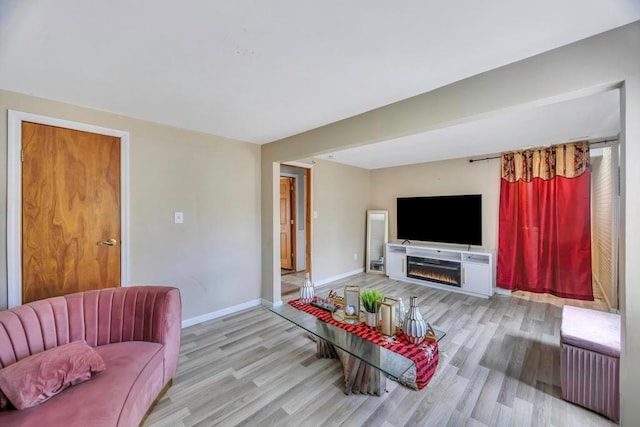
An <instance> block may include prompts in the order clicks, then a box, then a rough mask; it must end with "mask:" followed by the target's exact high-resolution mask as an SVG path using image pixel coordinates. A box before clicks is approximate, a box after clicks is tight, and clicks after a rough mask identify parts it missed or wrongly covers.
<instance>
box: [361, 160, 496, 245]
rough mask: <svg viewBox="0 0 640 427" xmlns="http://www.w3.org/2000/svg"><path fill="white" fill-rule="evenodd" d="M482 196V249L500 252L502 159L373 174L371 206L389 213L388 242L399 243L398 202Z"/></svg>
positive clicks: (436, 163) (422, 164)
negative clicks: (398, 200) (438, 197)
mask: <svg viewBox="0 0 640 427" xmlns="http://www.w3.org/2000/svg"><path fill="white" fill-rule="evenodd" d="M460 194H482V243H483V244H482V247H483V248H485V249H493V250H495V249H497V248H498V243H497V242H498V205H499V202H500V159H491V160H486V161H481V162H474V163H469V161H468V160H467V159H455V160H445V161H440V162H431V163H421V164H417V165H409V166H398V167H393V168H384V169H375V170H372V171H371V204H372V205H373V206H375V208H376V209H387V210H388V211H389V239H390V240H391V241H394V240H396V239H397V223H396V219H397V217H396V198H398V197H412V196H447V195H460Z"/></svg>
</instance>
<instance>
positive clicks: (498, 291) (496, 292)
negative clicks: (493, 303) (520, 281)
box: [494, 288, 511, 296]
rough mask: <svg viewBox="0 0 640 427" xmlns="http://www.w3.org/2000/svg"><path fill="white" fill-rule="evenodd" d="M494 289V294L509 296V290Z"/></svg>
mask: <svg viewBox="0 0 640 427" xmlns="http://www.w3.org/2000/svg"><path fill="white" fill-rule="evenodd" d="M494 289H495V292H494V294H497V295H507V296H510V295H511V291H510V290H509V289H504V288H494Z"/></svg>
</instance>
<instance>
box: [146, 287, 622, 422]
mask: <svg viewBox="0 0 640 427" xmlns="http://www.w3.org/2000/svg"><path fill="white" fill-rule="evenodd" d="M347 284H348V285H360V286H362V287H376V288H377V289H379V290H381V291H383V292H384V293H386V294H388V295H395V296H400V297H402V298H403V299H407V300H408V297H409V296H410V295H418V296H419V303H420V308H421V311H422V314H423V315H424V316H425V318H426V319H427V321H429V322H430V323H431V324H432V325H433V326H434V327H437V328H438V329H442V330H444V331H446V332H447V336H446V337H445V338H444V339H443V340H442V341H441V342H440V352H441V359H440V365H439V367H438V371H437V373H436V375H435V377H434V378H433V379H432V380H431V382H430V383H429V385H428V386H427V387H426V388H425V389H423V390H421V391H413V390H410V389H407V388H405V387H402V386H399V385H397V383H395V382H393V381H387V393H385V394H384V395H383V396H381V397H375V396H357V395H351V396H346V395H345V394H344V393H343V391H342V384H343V379H342V369H341V366H340V363H339V362H338V361H337V360H331V359H317V358H316V356H315V344H314V343H313V342H311V341H310V340H309V339H308V338H306V337H305V335H304V332H303V331H302V330H301V329H300V328H298V327H296V326H294V325H292V324H290V323H289V322H287V321H285V320H283V319H280V318H279V317H277V316H276V315H274V314H272V313H270V312H269V311H268V310H267V309H265V308H257V309H253V310H248V311H245V312H242V313H238V314H234V315H231V316H228V317H225V318H221V319H216V320H212V321H209V322H206V323H202V324H200V325H196V326H192V327H189V328H186V329H184V330H183V335H182V346H181V352H180V365H179V368H178V374H177V376H176V378H175V379H174V385H173V387H171V388H170V389H169V390H168V392H167V394H166V395H165V396H164V397H163V398H162V399H161V400H160V402H159V403H158V405H157V406H156V407H155V409H154V410H153V412H152V413H151V414H150V416H149V418H148V419H147V422H146V424H145V425H147V426H193V425H197V426H212V425H223V426H232V425H255V426H272V425H278V426H279V425H283V426H330V425H345V426H385V427H388V426H462V425H470V426H483V425H487V426H518V427H519V426H529V425H532V426H605V425H615V424H613V423H610V422H609V421H607V420H606V419H605V418H603V417H601V416H600V415H598V414H595V413H593V412H590V411H588V410H586V409H584V408H581V407H578V406H576V405H573V404H571V403H568V402H565V401H563V400H562V398H561V397H560V396H561V392H560V351H559V334H560V315H561V308H560V307H558V306H556V305H553V304H548V303H539V302H535V301H530V300H526V299H522V298H512V297H508V296H494V297H493V298H491V299H489V300H485V299H481V298H475V297H469V296H464V295H461V294H456V293H453V292H447V291H441V290H435V289H431V288H428V287H424V286H420V285H413V284H408V283H404V282H398V281H393V280H389V279H388V278H386V277H385V276H382V275H373V274H369V275H365V274H360V275H357V276H354V277H352V278H349V279H346V280H343V281H341V282H339V283H337V284H331V285H330V286H325V287H323V288H322V289H321V290H320V291H319V292H328V290H329V289H328V288H330V287H338V286H343V285H347Z"/></svg>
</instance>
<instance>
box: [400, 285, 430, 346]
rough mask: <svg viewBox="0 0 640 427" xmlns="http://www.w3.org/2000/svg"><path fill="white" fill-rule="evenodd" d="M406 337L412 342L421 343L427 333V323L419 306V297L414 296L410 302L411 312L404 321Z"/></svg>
mask: <svg viewBox="0 0 640 427" xmlns="http://www.w3.org/2000/svg"><path fill="white" fill-rule="evenodd" d="M402 329H403V330H404V335H405V338H406V339H407V340H408V341H409V342H410V343H412V344H420V343H421V342H422V341H423V340H424V336H425V335H426V333H427V324H426V322H425V321H424V319H423V318H422V314H421V313H420V309H419V308H418V297H415V296H412V297H411V299H410V303H409V312H408V313H407V315H406V317H405V319H404V322H403V323H402Z"/></svg>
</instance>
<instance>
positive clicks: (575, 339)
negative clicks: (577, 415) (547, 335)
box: [560, 305, 620, 421]
mask: <svg viewBox="0 0 640 427" xmlns="http://www.w3.org/2000/svg"><path fill="white" fill-rule="evenodd" d="M560 349H561V356H560V369H561V384H562V397H563V398H564V399H565V400H568V401H569V402H573V403H575V404H577V405H580V406H584V407H585V408H589V409H591V410H593V411H595V412H598V413H600V414H602V415H604V416H606V417H607V418H609V419H611V420H614V421H618V420H619V418H620V385H619V384H620V316H619V315H617V314H612V313H605V312H602V311H596V310H589V309H586V308H580V307H572V306H568V305H565V306H564V307H563V308H562V326H561V327H560Z"/></svg>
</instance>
